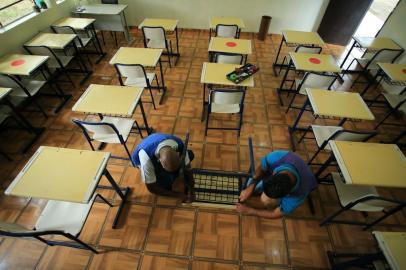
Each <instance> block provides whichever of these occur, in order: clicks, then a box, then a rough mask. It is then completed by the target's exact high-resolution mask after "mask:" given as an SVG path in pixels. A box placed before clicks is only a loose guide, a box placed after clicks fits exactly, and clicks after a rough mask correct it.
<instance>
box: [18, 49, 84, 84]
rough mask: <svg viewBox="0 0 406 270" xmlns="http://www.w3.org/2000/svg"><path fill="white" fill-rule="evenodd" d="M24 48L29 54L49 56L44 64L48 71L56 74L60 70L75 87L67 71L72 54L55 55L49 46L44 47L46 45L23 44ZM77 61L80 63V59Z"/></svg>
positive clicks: (72, 57)
mask: <svg viewBox="0 0 406 270" xmlns="http://www.w3.org/2000/svg"><path fill="white" fill-rule="evenodd" d="M24 49H25V50H26V51H27V52H28V53H29V54H33V55H47V56H49V59H48V61H47V62H46V65H47V67H48V69H49V71H50V72H51V73H52V74H53V75H54V76H57V75H58V73H59V72H62V73H63V74H64V75H65V76H66V77H67V78H68V80H69V82H70V83H71V84H72V86H73V87H75V83H74V82H73V80H72V77H71V76H70V75H69V73H68V71H67V67H68V65H69V64H70V63H71V62H72V60H73V59H74V58H75V57H74V56H68V55H59V54H58V55H57V54H56V53H55V52H54V51H53V50H52V49H51V48H49V47H46V46H25V45H24ZM77 63H78V65H80V61H77Z"/></svg>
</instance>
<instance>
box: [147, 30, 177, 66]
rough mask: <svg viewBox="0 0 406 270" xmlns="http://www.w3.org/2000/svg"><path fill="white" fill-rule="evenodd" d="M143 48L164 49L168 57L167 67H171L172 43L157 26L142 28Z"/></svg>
mask: <svg viewBox="0 0 406 270" xmlns="http://www.w3.org/2000/svg"><path fill="white" fill-rule="evenodd" d="M141 29H142V34H143V36H144V47H145V48H152V49H164V50H166V53H167V55H168V62H169V67H172V64H171V56H172V55H173V50H172V42H171V40H170V39H167V38H166V33H165V29H164V28H163V27H160V26H157V27H153V26H143V27H142V28H141Z"/></svg>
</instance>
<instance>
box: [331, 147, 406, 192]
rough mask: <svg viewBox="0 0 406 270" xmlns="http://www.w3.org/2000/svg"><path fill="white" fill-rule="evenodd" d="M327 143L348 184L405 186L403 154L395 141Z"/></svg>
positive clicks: (405, 168) (405, 162) (405, 170)
mask: <svg viewBox="0 0 406 270" xmlns="http://www.w3.org/2000/svg"><path fill="white" fill-rule="evenodd" d="M329 144H330V147H331V149H332V151H333V153H334V156H335V157H336V160H337V163H338V165H339V166H340V170H341V173H342V174H343V177H344V180H345V182H346V183H347V184H353V185H369V186H380V187H393V188H395V187H398V188H406V157H405V156H404V155H403V153H402V151H400V149H399V147H398V146H397V145H396V144H382V143H364V142H348V141H330V142H329Z"/></svg>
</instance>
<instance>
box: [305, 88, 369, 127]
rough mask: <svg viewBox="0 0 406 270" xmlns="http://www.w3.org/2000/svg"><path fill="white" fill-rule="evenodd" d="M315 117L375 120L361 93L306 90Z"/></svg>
mask: <svg viewBox="0 0 406 270" xmlns="http://www.w3.org/2000/svg"><path fill="white" fill-rule="evenodd" d="M306 92H307V95H308V97H309V100H310V103H311V105H312V108H313V111H314V114H315V115H320V116H330V117H340V118H350V119H362V120H374V119H375V117H374V115H373V114H372V112H371V110H370V109H369V108H368V106H367V104H366V103H365V102H364V100H363V99H362V97H361V95H360V94H359V93H352V92H342V91H332V90H322V89H311V88H306Z"/></svg>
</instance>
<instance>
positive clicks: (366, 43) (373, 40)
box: [353, 37, 402, 50]
mask: <svg viewBox="0 0 406 270" xmlns="http://www.w3.org/2000/svg"><path fill="white" fill-rule="evenodd" d="M353 39H354V40H355V41H356V42H357V43H358V44H359V45H360V46H361V47H362V48H364V49H372V50H380V49H395V50H400V49H402V48H401V47H400V46H399V45H398V44H396V43H395V42H394V41H393V40H392V39H390V38H384V37H353Z"/></svg>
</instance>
